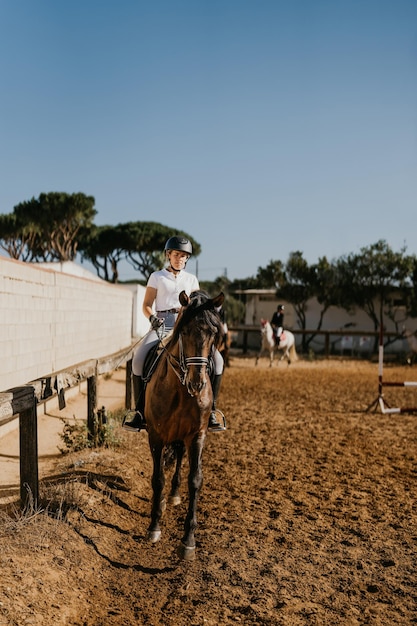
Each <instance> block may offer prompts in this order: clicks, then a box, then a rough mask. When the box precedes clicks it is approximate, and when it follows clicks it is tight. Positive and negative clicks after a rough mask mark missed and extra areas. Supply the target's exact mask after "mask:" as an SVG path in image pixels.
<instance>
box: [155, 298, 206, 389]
mask: <svg viewBox="0 0 417 626" xmlns="http://www.w3.org/2000/svg"><path fill="white" fill-rule="evenodd" d="M202 309H203V310H204V309H207V307H204V305H202V306H200V307H197V308H196V309H195V311H194V315H193V317H192V318H191V319H193V318H194V317H195V316H196V315H197V313H198V311H200V310H202ZM208 325H209V327H210V329H211V331H212V333H213V335H215V334H216V333H217V332H218V328H217V327H216V326H215V325H214V324H212V323H211V322H210V321H208ZM161 335H162V333H161ZM177 343H178V357H176V356H174V355H173V354H171V352H169V350H168V349H167V347H166V346H164V345H163V344H162V350H163V351H164V352H165V354H166V357H167V360H168V363H169V365H170V367H171V369H172V371H173V372H174V374H175V375H176V376H177V378H178V380H179V381H180V383H181V385H183V386H185V385H186V384H187V377H188V373H189V368H190V367H191V366H193V365H194V366H196V367H199V368H203V367H205V368H206V369H207V368H208V366H209V364H210V358H209V357H205V356H198V355H193V356H187V355H186V354H185V351H184V343H183V338H182V333H181V331H179V332H178V340H177ZM210 352H211V353H213V352H214V341H213V344H212V346H211V348H210ZM187 390H188V393H189V394H190V395H191V396H194V395H195V392H194V391H193V390H191V389H190V387H189V386H188V385H187Z"/></svg>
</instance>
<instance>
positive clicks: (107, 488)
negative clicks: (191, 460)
mask: <svg viewBox="0 0 417 626" xmlns="http://www.w3.org/2000/svg"><path fill="white" fill-rule="evenodd" d="M70 480H71V481H72V482H74V481H76V482H80V483H82V484H84V485H86V486H87V487H88V488H90V489H93V490H94V491H98V492H100V493H105V495H106V496H107V497H108V498H109V499H110V501H111V502H112V503H114V504H115V505H116V506H118V507H120V508H122V509H123V510H125V511H129V512H130V513H133V514H135V515H137V516H139V517H142V518H147V517H148V513H145V512H143V511H138V510H136V509H134V508H132V507H131V506H130V505H129V504H128V503H127V502H125V501H124V500H123V499H122V498H121V497H120V496H119V495H118V494H117V492H125V493H127V492H129V491H130V488H129V487H128V486H127V485H126V483H125V481H124V480H123V478H121V477H120V476H117V475H109V474H100V473H96V472H91V471H87V470H76V471H71V472H67V473H65V474H58V475H55V476H49V477H48V478H45V479H44V480H43V481H41V482H42V484H43V485H44V486H45V487H46V488H48V487H49V488H50V487H53V486H55V485H59V484H66V483H68V482H69V481H70ZM139 499H140V500H141V501H143V502H144V503H146V504H148V503H149V500H148V498H144V497H139ZM40 505H41V506H42V502H40ZM46 507H47V511H48V513H49V514H50V515H53V516H57V515H58V514H59V516H60V518H61V519H63V520H64V521H65V522H66V523H67V524H68V525H69V526H70V527H71V528H72V529H73V530H74V532H75V533H77V535H78V536H79V537H81V538H82V539H83V541H84V542H85V543H86V544H87V545H88V546H91V547H92V548H93V550H94V551H95V552H96V553H97V554H98V555H99V556H100V557H101V558H102V559H104V560H105V561H107V562H108V563H109V564H110V565H111V566H112V567H115V568H117V569H126V570H128V569H131V570H137V571H141V572H142V573H145V574H158V573H164V572H169V571H173V570H174V569H175V568H174V567H172V566H170V567H168V566H166V567H160V568H156V567H154V568H152V567H146V566H143V565H140V564H138V563H135V564H129V563H124V562H122V561H117V560H115V559H113V558H111V557H110V556H109V555H107V554H105V553H104V552H103V551H102V550H100V548H99V547H98V545H97V543H96V542H95V541H94V540H93V539H92V538H91V537H89V536H88V534H87V533H85V532H82V531H81V529H80V528H78V527H77V525H76V524H75V523H73V522H71V520H70V516H69V515H68V513H69V512H70V511H76V512H77V513H79V514H80V516H81V517H82V519H83V520H84V521H85V522H87V523H89V524H93V525H94V526H101V527H103V528H107V529H109V530H112V531H115V532H116V533H118V534H119V535H123V536H125V537H126V538H128V537H129V536H131V532H130V531H129V530H126V529H124V528H122V527H120V526H119V525H118V524H114V523H112V522H108V521H106V520H105V519H99V518H97V517H93V516H91V514H87V513H86V512H85V511H84V510H83V508H82V507H81V506H79V505H77V504H74V502H71V498H68V499H67V501H65V499H64V501H62V499H60V498H58V499H56V501H55V500H54V499H53V498H52V499H51V498H48V500H47V501H45V509H46ZM132 539H133V540H134V541H135V542H142V541H145V539H146V536H145V534H144V535H133V536H132Z"/></svg>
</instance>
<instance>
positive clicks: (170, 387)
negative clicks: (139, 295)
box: [145, 291, 224, 559]
mask: <svg viewBox="0 0 417 626" xmlns="http://www.w3.org/2000/svg"><path fill="white" fill-rule="evenodd" d="M223 300H224V295H223V293H220V294H219V295H218V296H216V297H215V298H210V297H209V296H208V294H206V293H205V292H203V291H195V292H193V293H192V294H191V295H190V296H187V294H186V293H185V291H182V292H181V294H180V303H181V305H182V308H181V310H180V313H179V315H178V319H177V321H176V323H175V326H174V329H173V332H172V336H171V338H170V339H169V340H168V342H167V343H166V345H163V344H162V345H163V348H162V354H161V356H160V358H159V361H158V364H157V366H156V369H155V372H154V374H153V375H152V378H151V379H150V381H149V383H148V385H147V389H146V396H145V415H146V422H147V425H148V434H149V447H150V450H151V454H152V458H153V474H152V489H153V499H152V509H151V523H150V525H149V528H148V538H149V539H150V541H151V542H152V543H155V542H157V541H158V540H159V539H160V537H161V528H160V520H161V517H162V514H163V512H164V510H165V497H164V486H165V473H164V466H165V462H164V458H165V455H166V452H167V450H168V449H170V450H174V451H175V453H176V468H175V472H174V475H173V478H172V482H171V490H170V495H169V502H170V503H171V504H174V505H177V504H179V503H180V501H181V499H180V496H179V486H180V470H181V463H182V459H183V455H184V453H185V451H187V456H188V465H189V474H188V512H187V515H186V518H185V523H184V535H183V537H182V540H181V545H180V555H181V557H182V558H184V559H192V558H194V554H195V537H194V532H195V529H196V527H197V500H198V495H199V492H200V489H201V486H202V482H203V473H202V453H203V447H204V440H205V437H206V432H207V426H208V419H209V415H210V411H211V407H212V402H213V393H212V389H211V383H210V377H209V366H210V363H211V358H212V356H213V353H214V350H215V349H216V347H217V346H218V344H219V343H220V342H221V338H222V324H221V320H220V316H219V314H218V312H217V310H216V309H217V308H218V307H220V306H221V305H222V303H223ZM164 451H165V454H164Z"/></svg>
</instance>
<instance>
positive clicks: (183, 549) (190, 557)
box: [178, 543, 195, 561]
mask: <svg viewBox="0 0 417 626" xmlns="http://www.w3.org/2000/svg"><path fill="white" fill-rule="evenodd" d="M178 554H179V556H180V558H181V559H183V560H184V561H194V559H195V546H193V547H190V546H186V545H185V544H183V543H181V544H180V547H179V548H178Z"/></svg>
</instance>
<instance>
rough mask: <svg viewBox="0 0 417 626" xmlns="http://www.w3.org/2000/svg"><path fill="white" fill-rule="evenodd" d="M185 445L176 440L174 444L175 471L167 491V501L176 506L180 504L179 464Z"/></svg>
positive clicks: (180, 463)
mask: <svg viewBox="0 0 417 626" xmlns="http://www.w3.org/2000/svg"><path fill="white" fill-rule="evenodd" d="M184 452H185V446H184V443H183V442H182V441H181V442H178V444H176V445H175V455H176V461H175V472H174V475H173V477H172V481H171V491H170V493H169V498H168V502H169V503H170V504H172V505H173V506H178V505H179V504H181V496H180V485H181V465H182V459H183V457H184Z"/></svg>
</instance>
